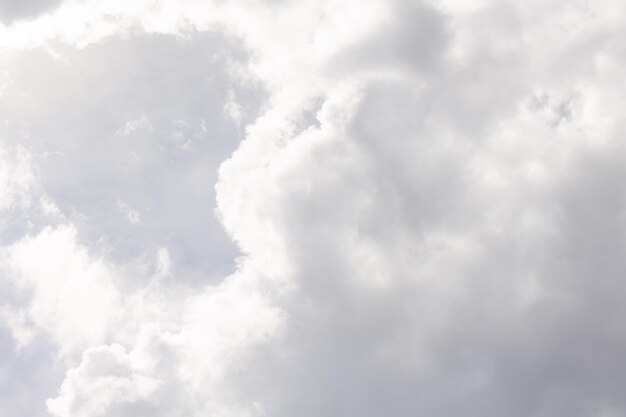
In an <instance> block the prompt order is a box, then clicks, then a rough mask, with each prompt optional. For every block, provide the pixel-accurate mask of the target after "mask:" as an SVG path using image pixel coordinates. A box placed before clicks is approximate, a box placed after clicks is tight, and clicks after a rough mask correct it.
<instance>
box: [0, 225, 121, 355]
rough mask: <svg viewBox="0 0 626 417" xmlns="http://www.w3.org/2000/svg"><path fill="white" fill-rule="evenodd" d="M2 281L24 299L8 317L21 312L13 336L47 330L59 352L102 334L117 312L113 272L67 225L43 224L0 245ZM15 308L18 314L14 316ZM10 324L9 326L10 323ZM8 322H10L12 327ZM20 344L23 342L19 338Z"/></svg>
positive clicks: (100, 337)
mask: <svg viewBox="0 0 626 417" xmlns="http://www.w3.org/2000/svg"><path fill="white" fill-rule="evenodd" d="M0 259H1V261H0V268H1V269H2V275H3V279H4V281H5V282H4V283H3V284H4V285H7V286H9V288H12V290H13V291H15V292H16V293H17V294H20V295H21V297H25V299H26V300H27V302H26V306H23V307H21V308H20V309H19V310H17V311H16V312H14V313H10V317H19V316H21V317H22V320H20V321H21V322H22V323H23V322H24V317H25V318H26V319H27V320H28V322H30V323H32V329H25V328H24V326H23V324H22V326H21V327H20V328H15V329H16V332H15V337H16V338H18V339H20V334H22V333H24V332H31V331H33V330H37V331H43V332H44V333H46V334H50V335H51V336H52V338H53V340H54V341H55V342H56V343H57V344H58V346H59V347H60V350H61V352H62V353H63V354H69V353H72V352H75V351H76V349H84V348H85V347H88V346H90V345H91V344H94V343H98V342H99V341H101V340H103V339H104V338H105V336H106V335H107V332H108V331H109V326H110V325H111V324H112V322H113V321H114V320H116V319H117V317H116V316H117V315H118V314H120V308H121V305H120V295H119V293H118V291H117V289H116V288H115V286H114V284H113V282H112V281H113V280H114V272H113V271H112V270H111V269H110V268H109V267H108V266H107V265H106V264H105V263H104V262H102V261H101V260H98V259H91V257H90V255H89V254H88V253H87V251H86V249H85V248H84V247H81V246H80V245H79V244H78V243H77V242H76V230H75V229H74V228H73V227H72V226H59V227H57V228H50V227H49V228H46V229H44V230H43V231H42V232H41V233H39V234H38V235H36V236H28V237H25V238H23V239H21V240H20V241H18V242H16V243H14V244H13V245H11V246H8V247H4V248H2V249H1V250H0ZM16 314H18V316H16ZM12 327H13V326H12ZM13 328H14V327H13ZM22 344H23V343H22Z"/></svg>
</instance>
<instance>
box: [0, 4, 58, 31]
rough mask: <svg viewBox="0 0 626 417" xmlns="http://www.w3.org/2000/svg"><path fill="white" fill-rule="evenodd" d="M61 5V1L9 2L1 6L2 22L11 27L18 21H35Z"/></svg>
mask: <svg viewBox="0 0 626 417" xmlns="http://www.w3.org/2000/svg"><path fill="white" fill-rule="evenodd" d="M59 4H60V0H23V1H22V0H19V1H18V0H7V1H4V2H2V4H0V22H2V23H4V24H5V25H11V24H12V23H13V22H14V21H16V20H24V19H33V18H36V17H37V16H39V15H41V14H43V13H45V12H49V11H51V10H53V9H54V8H55V7H57V6H58V5H59Z"/></svg>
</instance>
